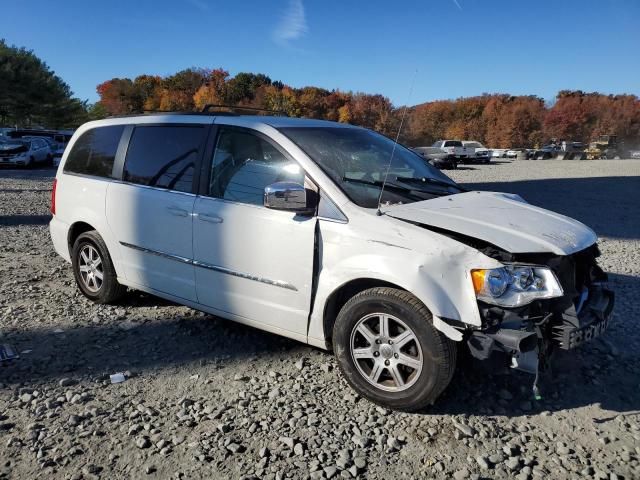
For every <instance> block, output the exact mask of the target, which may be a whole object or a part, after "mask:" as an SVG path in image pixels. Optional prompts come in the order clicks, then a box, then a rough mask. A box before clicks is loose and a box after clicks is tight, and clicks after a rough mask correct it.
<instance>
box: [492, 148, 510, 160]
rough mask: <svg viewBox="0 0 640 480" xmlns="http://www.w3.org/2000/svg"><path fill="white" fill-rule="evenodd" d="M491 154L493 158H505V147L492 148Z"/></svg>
mask: <svg viewBox="0 0 640 480" xmlns="http://www.w3.org/2000/svg"><path fill="white" fill-rule="evenodd" d="M491 156H492V157H493V158H507V149H506V148H492V149H491Z"/></svg>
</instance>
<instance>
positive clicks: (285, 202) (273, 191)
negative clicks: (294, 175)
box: [264, 182, 314, 215]
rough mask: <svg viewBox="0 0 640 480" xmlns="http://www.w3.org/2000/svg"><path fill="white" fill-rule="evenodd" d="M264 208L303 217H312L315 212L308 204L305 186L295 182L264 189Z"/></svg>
mask: <svg viewBox="0 0 640 480" xmlns="http://www.w3.org/2000/svg"><path fill="white" fill-rule="evenodd" d="M264 206H265V207H267V208H271V209H273V210H284V211H287V212H296V213H300V214H303V215H310V214H312V213H313V210H314V209H313V207H309V206H308V204H307V191H306V190H305V188H304V186H302V185H300V184H299V183H294V182H276V183H272V184H271V185H267V186H266V187H264Z"/></svg>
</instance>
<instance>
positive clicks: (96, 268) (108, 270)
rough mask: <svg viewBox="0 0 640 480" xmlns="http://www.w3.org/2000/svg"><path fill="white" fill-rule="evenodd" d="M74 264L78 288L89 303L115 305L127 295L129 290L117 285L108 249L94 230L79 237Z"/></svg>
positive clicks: (73, 250) (73, 258)
mask: <svg viewBox="0 0 640 480" xmlns="http://www.w3.org/2000/svg"><path fill="white" fill-rule="evenodd" d="M96 256H97V259H96ZM87 259H88V261H87ZM97 260H99V262H98V261H97ZM71 261H72V264H73V275H74V277H75V279H76V284H77V285H78V288H79V289H80V291H81V292H82V294H83V295H84V296H85V297H87V298H88V299H89V300H91V301H93V302H95V303H112V302H115V301H116V300H118V299H119V298H121V297H122V296H123V295H124V294H125V293H126V290H127V289H126V287H125V286H123V285H120V284H119V283H118V280H117V275H116V271H115V269H114V268H113V262H112V261H111V257H110V256H109V251H108V250H107V246H106V245H105V243H104V240H102V237H101V236H100V235H99V234H98V232H96V231H95V230H90V231H88V232H85V233H82V234H80V235H79V236H78V238H77V239H76V241H75V242H74V244H73V249H72V250H71ZM87 269H88V271H87ZM94 272H95V273H94ZM98 274H100V275H102V279H100V278H99V275H98ZM92 279H93V281H92Z"/></svg>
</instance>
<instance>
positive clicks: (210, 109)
mask: <svg viewBox="0 0 640 480" xmlns="http://www.w3.org/2000/svg"><path fill="white" fill-rule="evenodd" d="M223 108H225V109H229V111H225V110H216V109H223ZM243 111H245V112H264V113H269V114H272V115H277V116H281V117H288V116H289V115H288V114H287V112H284V111H282V110H269V109H267V108H257V107H245V106H242V105H214V104H207V105H205V106H204V107H202V113H219V114H223V115H224V114H227V115H228V114H232V115H233V114H235V115H239V113H236V112H243Z"/></svg>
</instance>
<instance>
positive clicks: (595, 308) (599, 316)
mask: <svg viewBox="0 0 640 480" xmlns="http://www.w3.org/2000/svg"><path fill="white" fill-rule="evenodd" d="M614 303H615V295H614V293H613V292H612V291H611V290H609V289H608V288H606V287H604V286H601V285H597V286H593V287H591V288H589V289H588V291H587V292H586V298H585V299H584V301H583V302H581V304H579V305H578V307H579V310H576V308H575V307H571V308H568V309H567V310H565V311H564V312H563V313H562V322H561V323H560V324H559V325H554V326H553V340H554V342H556V343H557V344H558V346H559V347H560V348H561V349H563V350H571V349H572V348H576V347H579V346H580V345H582V344H583V343H585V342H588V341H589V340H591V339H593V338H596V337H599V336H600V335H602V334H603V333H604V331H605V330H606V329H607V327H608V326H609V322H610V320H611V317H612V316H613V306H614Z"/></svg>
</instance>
